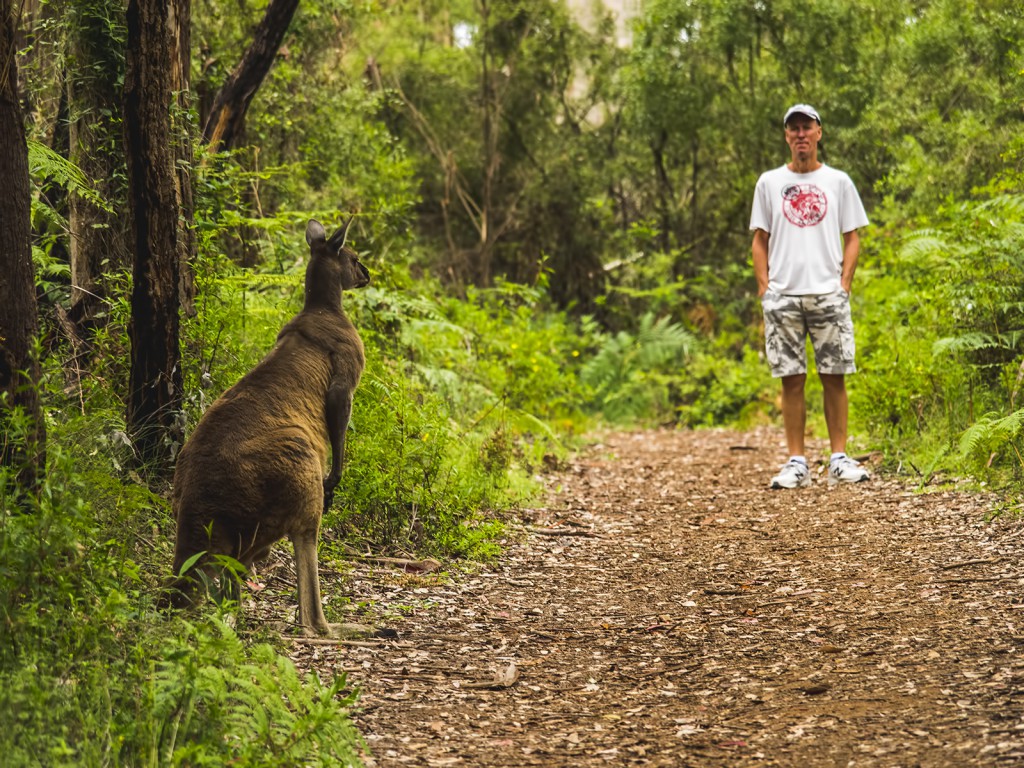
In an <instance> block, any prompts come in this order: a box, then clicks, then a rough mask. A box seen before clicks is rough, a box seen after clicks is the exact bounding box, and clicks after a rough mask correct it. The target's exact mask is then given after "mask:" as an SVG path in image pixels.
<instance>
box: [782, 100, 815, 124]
mask: <svg viewBox="0 0 1024 768" xmlns="http://www.w3.org/2000/svg"><path fill="white" fill-rule="evenodd" d="M794 117H809V118H811V119H812V120H814V122H816V123H817V124H818V125H821V116H820V115H819V114H818V110H816V109H815V108H814V107H812V106H811V105H810V104H794V105H793V106H792V107H790V108H789V109H787V110H786V116H785V117H784V118H782V124H783V125H784V126H787V127H788V126H789V121H790V119H791V118H794Z"/></svg>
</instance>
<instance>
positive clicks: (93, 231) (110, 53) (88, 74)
mask: <svg viewBox="0 0 1024 768" xmlns="http://www.w3.org/2000/svg"><path fill="white" fill-rule="evenodd" d="M68 14H69V20H68V31H69V37H70V39H69V43H68V45H69V51H68V53H69V56H70V59H71V61H72V62H73V66H71V67H69V68H68V78H67V79H68V82H67V93H68V101H69V107H70V113H71V114H72V115H74V119H73V120H71V122H70V125H69V128H70V149H69V155H68V157H69V159H70V160H71V162H72V163H74V164H75V165H76V166H78V167H79V168H81V169H82V171H83V172H84V173H85V175H86V176H87V177H88V178H90V179H93V180H95V184H96V191H97V193H98V194H99V196H100V197H101V198H102V199H103V200H105V201H106V202H108V203H110V204H111V206H112V207H113V210H104V209H103V208H101V207H100V206H98V205H96V204H95V203H93V202H92V201H91V200H87V199H86V198H84V197H83V196H82V195H71V199H70V212H69V217H68V219H69V220H68V224H69V228H70V230H71V286H72V289H71V311H70V312H69V317H70V318H71V320H72V322H73V323H74V324H75V326H76V327H77V329H78V331H79V333H82V332H83V331H86V330H88V329H89V328H91V326H92V325H93V320H94V317H95V315H96V313H97V312H98V311H99V310H100V309H101V308H102V306H103V303H104V300H105V298H106V290H105V288H104V285H103V274H104V273H105V272H112V271H115V270H120V269H124V268H126V267H127V266H128V264H129V263H130V258H131V257H130V249H129V246H128V227H127V222H126V221H125V217H124V215H123V213H122V210H123V208H122V207H123V205H124V202H125V197H126V192H125V189H124V185H123V182H122V181H121V180H122V179H123V178H124V165H125V164H124V154H123V151H122V148H121V146H120V142H119V141H117V140H116V139H117V137H118V136H119V134H120V132H121V126H120V125H119V122H120V121H119V119H118V118H117V117H116V111H117V104H118V102H119V100H120V97H121V94H120V92H119V88H118V83H119V82H121V80H122V78H123V76H124V59H123V56H124V51H123V48H122V47H121V44H120V43H118V41H117V37H116V35H115V34H114V31H115V30H113V29H112V27H111V24H112V22H111V21H110V19H112V18H118V16H119V14H120V2H118V0H108V1H107V2H105V3H103V4H102V5H98V4H97V3H96V2H95V0H90V2H83V0H76V2H73V3H71V4H69V6H68Z"/></svg>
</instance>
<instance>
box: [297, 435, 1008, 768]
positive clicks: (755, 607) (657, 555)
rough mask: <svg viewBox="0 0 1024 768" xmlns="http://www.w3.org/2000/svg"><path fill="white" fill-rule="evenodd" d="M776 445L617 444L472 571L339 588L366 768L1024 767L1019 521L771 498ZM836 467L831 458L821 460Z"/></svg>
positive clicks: (831, 498) (915, 504) (362, 572)
mask: <svg viewBox="0 0 1024 768" xmlns="http://www.w3.org/2000/svg"><path fill="white" fill-rule="evenodd" d="M780 445H781V437H780V434H779V433H778V432H777V431H775V430H767V429H765V430H760V431H756V432H752V433H743V434H740V433H735V432H726V431H699V432H677V431H657V432H642V433H635V434H615V435H608V436H607V438H606V439H605V440H604V442H603V443H602V444H601V445H598V446H595V447H593V448H592V449H590V450H588V451H587V452H586V454H585V455H583V456H582V457H580V458H578V459H577V460H576V461H574V462H573V463H572V464H571V466H570V467H569V468H568V469H567V470H566V471H564V472H562V473H561V474H559V475H556V476H552V478H551V479H550V483H551V488H550V494H549V496H548V498H547V500H546V502H545V506H544V507H542V508H538V509H534V510H529V511H528V512H526V513H525V514H524V519H523V526H522V534H523V537H522V540H521V541H518V542H510V543H509V546H508V550H507V554H506V555H505V556H504V557H502V558H501V560H500V561H499V562H496V563H494V564H492V565H490V566H487V567H485V568H484V569H483V570H481V571H479V572H475V573H469V574H465V573H451V574H439V573H433V572H430V571H429V570H427V569H424V570H423V571H416V569H405V570H406V571H408V570H412V571H414V572H412V573H407V572H404V571H403V570H399V569H395V568H392V569H388V568H386V567H383V566H386V565H387V563H386V562H379V563H374V562H364V563H363V564H362V565H360V566H359V567H358V569H357V570H355V571H353V572H352V573H351V574H348V575H347V576H342V575H337V576H334V577H332V576H328V577H326V579H325V581H326V582H328V583H326V584H325V592H326V593H328V594H330V593H332V592H338V593H343V594H346V595H349V596H350V597H351V598H352V599H353V600H355V601H359V600H365V601H366V602H371V603H372V605H373V609H374V610H375V611H376V613H377V616H376V618H375V619H374V620H375V621H376V622H377V623H378V624H382V625H386V626H389V627H393V628H395V629H396V630H398V633H399V638H398V639H397V640H380V641H368V642H353V643H348V644H344V645H337V644H325V645H320V644H310V645H308V646H303V648H302V649H301V650H300V651H297V654H296V658H297V661H298V662H299V663H300V664H301V665H303V666H307V667H309V668H311V669H314V670H316V671H318V673H319V674H321V675H322V676H329V675H330V674H331V673H332V672H334V671H342V670H344V671H346V672H347V673H348V675H349V679H350V680H351V681H352V682H353V684H355V685H357V686H358V687H359V689H360V691H361V696H360V699H359V709H358V711H357V712H355V713H354V714H355V719H356V723H357V726H358V727H359V728H360V730H361V731H362V732H363V734H364V735H365V737H366V739H367V741H368V744H369V746H370V748H371V750H372V755H371V756H370V757H369V758H368V765H371V766H381V767H383V766H389V767H390V766H404V765H416V766H472V767H473V768H491V767H494V768H497V767H498V766H509V767H511V766H570V765H571V766H606V765H612V766H620V765H630V766H683V765H686V766H720V765H729V766H742V765H752V766H753V765H756V766H914V765H922V766H976V765H977V766H982V765H984V766H988V765H1021V764H1024V658H1022V656H1021V650H1022V648H1024V626H1022V625H1021V621H1022V615H1021V609H1022V606H1024V593H1022V591H1021V587H1022V585H1024V565H1022V560H1021V557H1020V555H1021V551H1022V548H1024V538H1022V536H1024V527H1022V525H1021V524H1020V523H1018V522H1016V521H1002V520H997V521H996V522H991V523H990V522H986V512H987V511H988V505H990V504H992V503H993V499H992V498H990V497H985V496H980V495H976V494H969V493H964V492H958V491H952V490H941V491H935V492H931V493H917V492H914V490H913V489H912V488H911V487H910V486H908V485H906V484H905V483H904V482H902V481H901V480H900V479H885V478H874V479H872V481H871V482H869V483H863V484H858V485H855V486H843V487H838V488H834V489H830V488H827V487H826V484H825V482H824V476H823V474H822V475H819V476H818V477H817V478H816V482H815V483H814V484H813V485H812V486H811V487H809V488H805V489H798V490H794V491H769V490H767V481H768V478H769V477H770V476H771V475H772V474H773V473H774V472H775V471H776V470H777V468H778V464H779V463H780V462H781V460H782V459H783V458H784V455H783V451H782V448H781V447H780ZM814 447H815V448H816V449H821V448H822V446H820V445H816V446H814Z"/></svg>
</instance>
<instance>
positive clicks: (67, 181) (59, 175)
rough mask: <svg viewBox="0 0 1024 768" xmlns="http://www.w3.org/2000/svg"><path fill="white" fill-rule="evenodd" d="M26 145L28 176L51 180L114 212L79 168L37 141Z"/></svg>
mask: <svg viewBox="0 0 1024 768" xmlns="http://www.w3.org/2000/svg"><path fill="white" fill-rule="evenodd" d="M26 144H27V145H28V167H29V174H30V175H31V176H32V177H34V178H36V179H52V180H53V181H55V182H56V183H57V184H59V185H60V186H62V187H64V188H66V189H67V190H68V191H69V192H71V193H72V194H75V195H79V196H80V197H83V198H85V199H86V200H88V201H89V202H90V203H92V204H93V205H95V206H96V207H98V208H102V209H103V210H104V211H108V212H112V211H113V210H114V209H113V207H112V206H111V205H110V204H109V203H108V202H106V201H105V200H104V199H103V198H102V197H100V196H99V195H98V194H97V193H96V191H95V190H94V189H93V187H92V182H91V181H90V180H89V177H87V176H86V175H85V173H84V172H83V171H82V169H81V168H79V167H78V166H77V165H75V164H74V163H72V162H71V161H70V160H68V159H67V158H65V157H61V156H60V155H59V154H58V153H56V152H54V151H53V150H52V149H50V148H49V147H47V146H46V145H44V144H40V143H39V142H38V141H34V140H32V139H29V140H28V141H27V142H26Z"/></svg>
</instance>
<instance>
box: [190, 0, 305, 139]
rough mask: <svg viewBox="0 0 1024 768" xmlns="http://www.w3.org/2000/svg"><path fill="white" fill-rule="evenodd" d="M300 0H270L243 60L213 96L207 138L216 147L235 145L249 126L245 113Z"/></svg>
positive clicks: (208, 118) (205, 135)
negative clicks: (246, 123)
mask: <svg viewBox="0 0 1024 768" xmlns="http://www.w3.org/2000/svg"><path fill="white" fill-rule="evenodd" d="M298 6H299V0H270V2H269V3H268V5H267V10H266V13H264V15H263V19H262V20H261V21H260V23H259V26H257V27H256V31H255V33H254V34H253V40H252V43H251V44H250V45H249V48H248V50H246V52H245V55H244V56H242V60H241V61H240V62H239V63H238V66H237V67H235V69H234V71H233V72H232V73H231V74H230V75H229V76H228V79H227V81H226V82H225V83H224V85H223V86H222V87H221V89H220V91H218V92H217V95H216V96H215V97H214V100H213V107H212V108H211V109H210V114H209V116H208V117H207V118H206V122H205V124H204V126H203V138H204V139H205V140H206V142H207V143H208V144H209V145H210V149H212V150H213V151H215V152H216V151H221V150H227V149H232V148H233V147H234V146H235V142H236V141H238V139H239V137H240V136H241V134H242V129H243V128H244V126H245V113H246V112H247V111H248V109H249V104H250V103H251V102H252V99H253V97H254V96H255V95H256V92H257V91H258V90H259V88H260V85H261V84H262V83H263V78H264V77H266V76H267V72H269V71H270V67H271V65H272V64H273V63H274V58H275V57H276V56H277V51H278V49H279V48H280V47H281V41H282V40H284V36H285V33H286V32H287V31H288V25H289V24H291V21H292V17H293V16H294V15H295V9H296V8H298Z"/></svg>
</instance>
